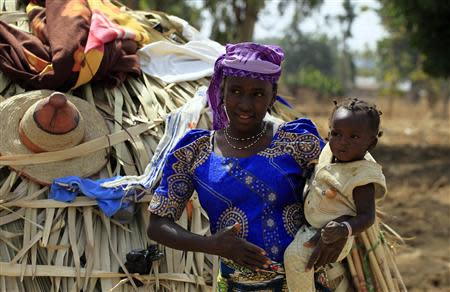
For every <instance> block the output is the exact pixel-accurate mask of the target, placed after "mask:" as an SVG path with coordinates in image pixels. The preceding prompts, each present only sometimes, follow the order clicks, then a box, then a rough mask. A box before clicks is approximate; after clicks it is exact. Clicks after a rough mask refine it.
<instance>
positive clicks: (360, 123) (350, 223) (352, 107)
mask: <svg viewBox="0 0 450 292" xmlns="http://www.w3.org/2000/svg"><path fill="white" fill-rule="evenodd" d="M380 114H381V112H379V111H378V110H377V109H376V107H375V105H372V104H369V103H367V102H365V101H362V100H358V99H346V100H344V101H343V102H342V103H339V104H336V107H335V108H334V110H333V113H332V114H331V117H330V131H329V134H328V141H329V142H328V144H327V145H325V147H324V148H323V150H322V153H321V154H320V157H319V162H318V164H317V165H316V167H315V170H314V176H313V177H312V178H311V182H310V186H309V191H308V192H307V194H306V197H305V199H304V213H305V218H306V220H307V222H308V224H307V225H306V226H303V227H302V228H300V230H299V231H298V233H297V235H296V236H295V239H294V240H293V242H292V243H291V244H290V245H289V246H288V248H287V249H286V251H285V254H284V264H285V269H286V278H287V284H288V288H289V290H290V291H295V292H310V291H311V292H312V291H315V288H314V279H313V278H314V271H313V270H310V271H306V270H305V268H306V264H307V263H308V260H309V257H310V256H311V254H312V252H313V248H310V247H307V245H304V244H305V243H306V242H307V241H308V240H309V239H310V238H311V237H312V236H313V235H314V234H315V233H316V231H317V230H318V229H321V238H322V241H323V242H324V243H326V244H333V242H336V241H338V240H340V239H342V238H347V241H346V244H345V246H344V248H343V249H342V252H341V253H340V254H339V257H338V259H337V261H341V260H342V259H344V258H345V257H346V256H347V255H348V254H349V252H350V249H351V247H352V244H353V236H352V235H354V234H357V233H360V232H362V231H364V230H366V229H367V228H369V227H370V226H371V225H372V224H373V223H374V221H375V200H376V199H379V198H382V197H383V196H384V195H385V193H386V181H385V178H384V175H383V173H382V170H381V166H380V165H379V164H377V163H376V162H375V161H374V160H373V158H372V156H371V155H370V154H369V153H368V151H369V150H371V149H373V148H374V147H375V145H376V144H377V141H378V137H379V136H380V132H379V124H380ZM343 215H350V216H352V217H348V218H351V219H349V220H347V221H344V222H336V221H334V220H336V219H337V218H338V217H341V216H343ZM308 225H310V226H308Z"/></svg>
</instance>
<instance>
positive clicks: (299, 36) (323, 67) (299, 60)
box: [262, 30, 343, 99]
mask: <svg viewBox="0 0 450 292" xmlns="http://www.w3.org/2000/svg"><path fill="white" fill-rule="evenodd" d="M262 42H264V43H276V44H279V45H280V46H281V47H283V49H284V50H285V54H286V59H285V61H284V62H283V74H282V76H281V83H282V84H284V85H285V86H286V87H287V88H288V89H289V91H290V92H291V93H292V94H293V95H295V94H296V92H297V90H298V89H300V88H308V89H311V90H313V91H315V92H316V93H317V97H318V98H319V99H321V98H322V97H326V96H330V95H338V94H341V93H342V91H343V87H342V83H341V81H340V80H339V78H338V77H339V63H340V60H341V58H342V56H341V55H340V54H339V49H338V40H337V39H336V38H333V39H329V38H328V37H327V36H326V35H319V36H313V35H308V34H304V33H302V32H301V31H299V30H298V31H297V32H290V33H289V34H288V35H287V36H285V37H284V38H281V39H265V40H262Z"/></svg>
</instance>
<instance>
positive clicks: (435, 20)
mask: <svg viewBox="0 0 450 292" xmlns="http://www.w3.org/2000/svg"><path fill="white" fill-rule="evenodd" d="M380 2H381V3H382V5H383V6H382V8H381V10H380V15H381V17H382V20H383V23H384V24H385V26H386V27H387V29H388V30H389V31H394V32H396V31H398V30H399V28H401V29H404V33H405V37H406V38H407V40H408V42H409V43H410V44H411V45H412V46H413V47H414V48H416V49H417V50H418V52H419V53H420V54H421V55H422V56H423V70H424V71H425V72H426V73H428V74H430V75H431V76H434V77H444V78H447V77H449V76H450V55H449V54H448V48H449V47H450V29H449V19H450V2H449V1H441V0H380Z"/></svg>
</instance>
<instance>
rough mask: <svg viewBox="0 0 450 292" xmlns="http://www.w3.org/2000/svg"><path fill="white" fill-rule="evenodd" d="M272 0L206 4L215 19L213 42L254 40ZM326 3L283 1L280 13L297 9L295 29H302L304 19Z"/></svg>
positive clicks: (227, 0) (210, 0)
mask: <svg viewBox="0 0 450 292" xmlns="http://www.w3.org/2000/svg"><path fill="white" fill-rule="evenodd" d="M267 1H269V0H220V1H219V0H206V1H205V3H204V8H206V9H208V11H209V12H210V14H211V15H212V18H213V25H212V30H211V36H210V37H211V39H213V40H215V41H218V42H220V43H228V42H243V41H251V40H252V39H253V32H254V30H255V24H256V22H257V21H258V20H259V16H260V13H261V12H262V11H263V9H264V8H265V7H266V3H267ZM322 1H323V0H292V1H280V2H279V3H278V11H279V12H280V14H281V15H284V13H285V12H286V10H287V9H294V17H293V19H292V22H291V25H290V26H291V27H298V24H299V23H300V20H301V17H302V16H305V15H307V14H308V13H309V12H310V11H311V10H312V9H314V8H317V7H318V6H319V5H320V4H321V3H322Z"/></svg>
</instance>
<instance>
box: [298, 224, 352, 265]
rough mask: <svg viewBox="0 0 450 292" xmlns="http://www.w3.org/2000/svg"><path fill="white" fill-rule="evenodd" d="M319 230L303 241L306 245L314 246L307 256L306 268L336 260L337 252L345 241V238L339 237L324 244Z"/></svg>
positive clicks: (339, 251)
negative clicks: (309, 255) (308, 256)
mask: <svg viewBox="0 0 450 292" xmlns="http://www.w3.org/2000/svg"><path fill="white" fill-rule="evenodd" d="M320 233H321V230H318V231H317V232H316V234H314V236H313V237H312V238H311V239H310V240H309V241H307V242H305V244H304V245H305V246H306V247H314V246H315V247H314V251H313V253H312V254H311V257H310V258H309V261H308V264H307V265H306V270H310V269H312V268H313V267H314V266H315V267H321V266H323V265H326V264H329V263H333V262H336V260H337V258H338V257H339V254H340V253H341V251H342V249H343V248H344V246H345V243H346V242H347V238H345V237H344V238H340V239H338V240H336V241H335V242H333V243H331V244H326V243H325V242H323V240H322V238H321V236H320Z"/></svg>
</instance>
